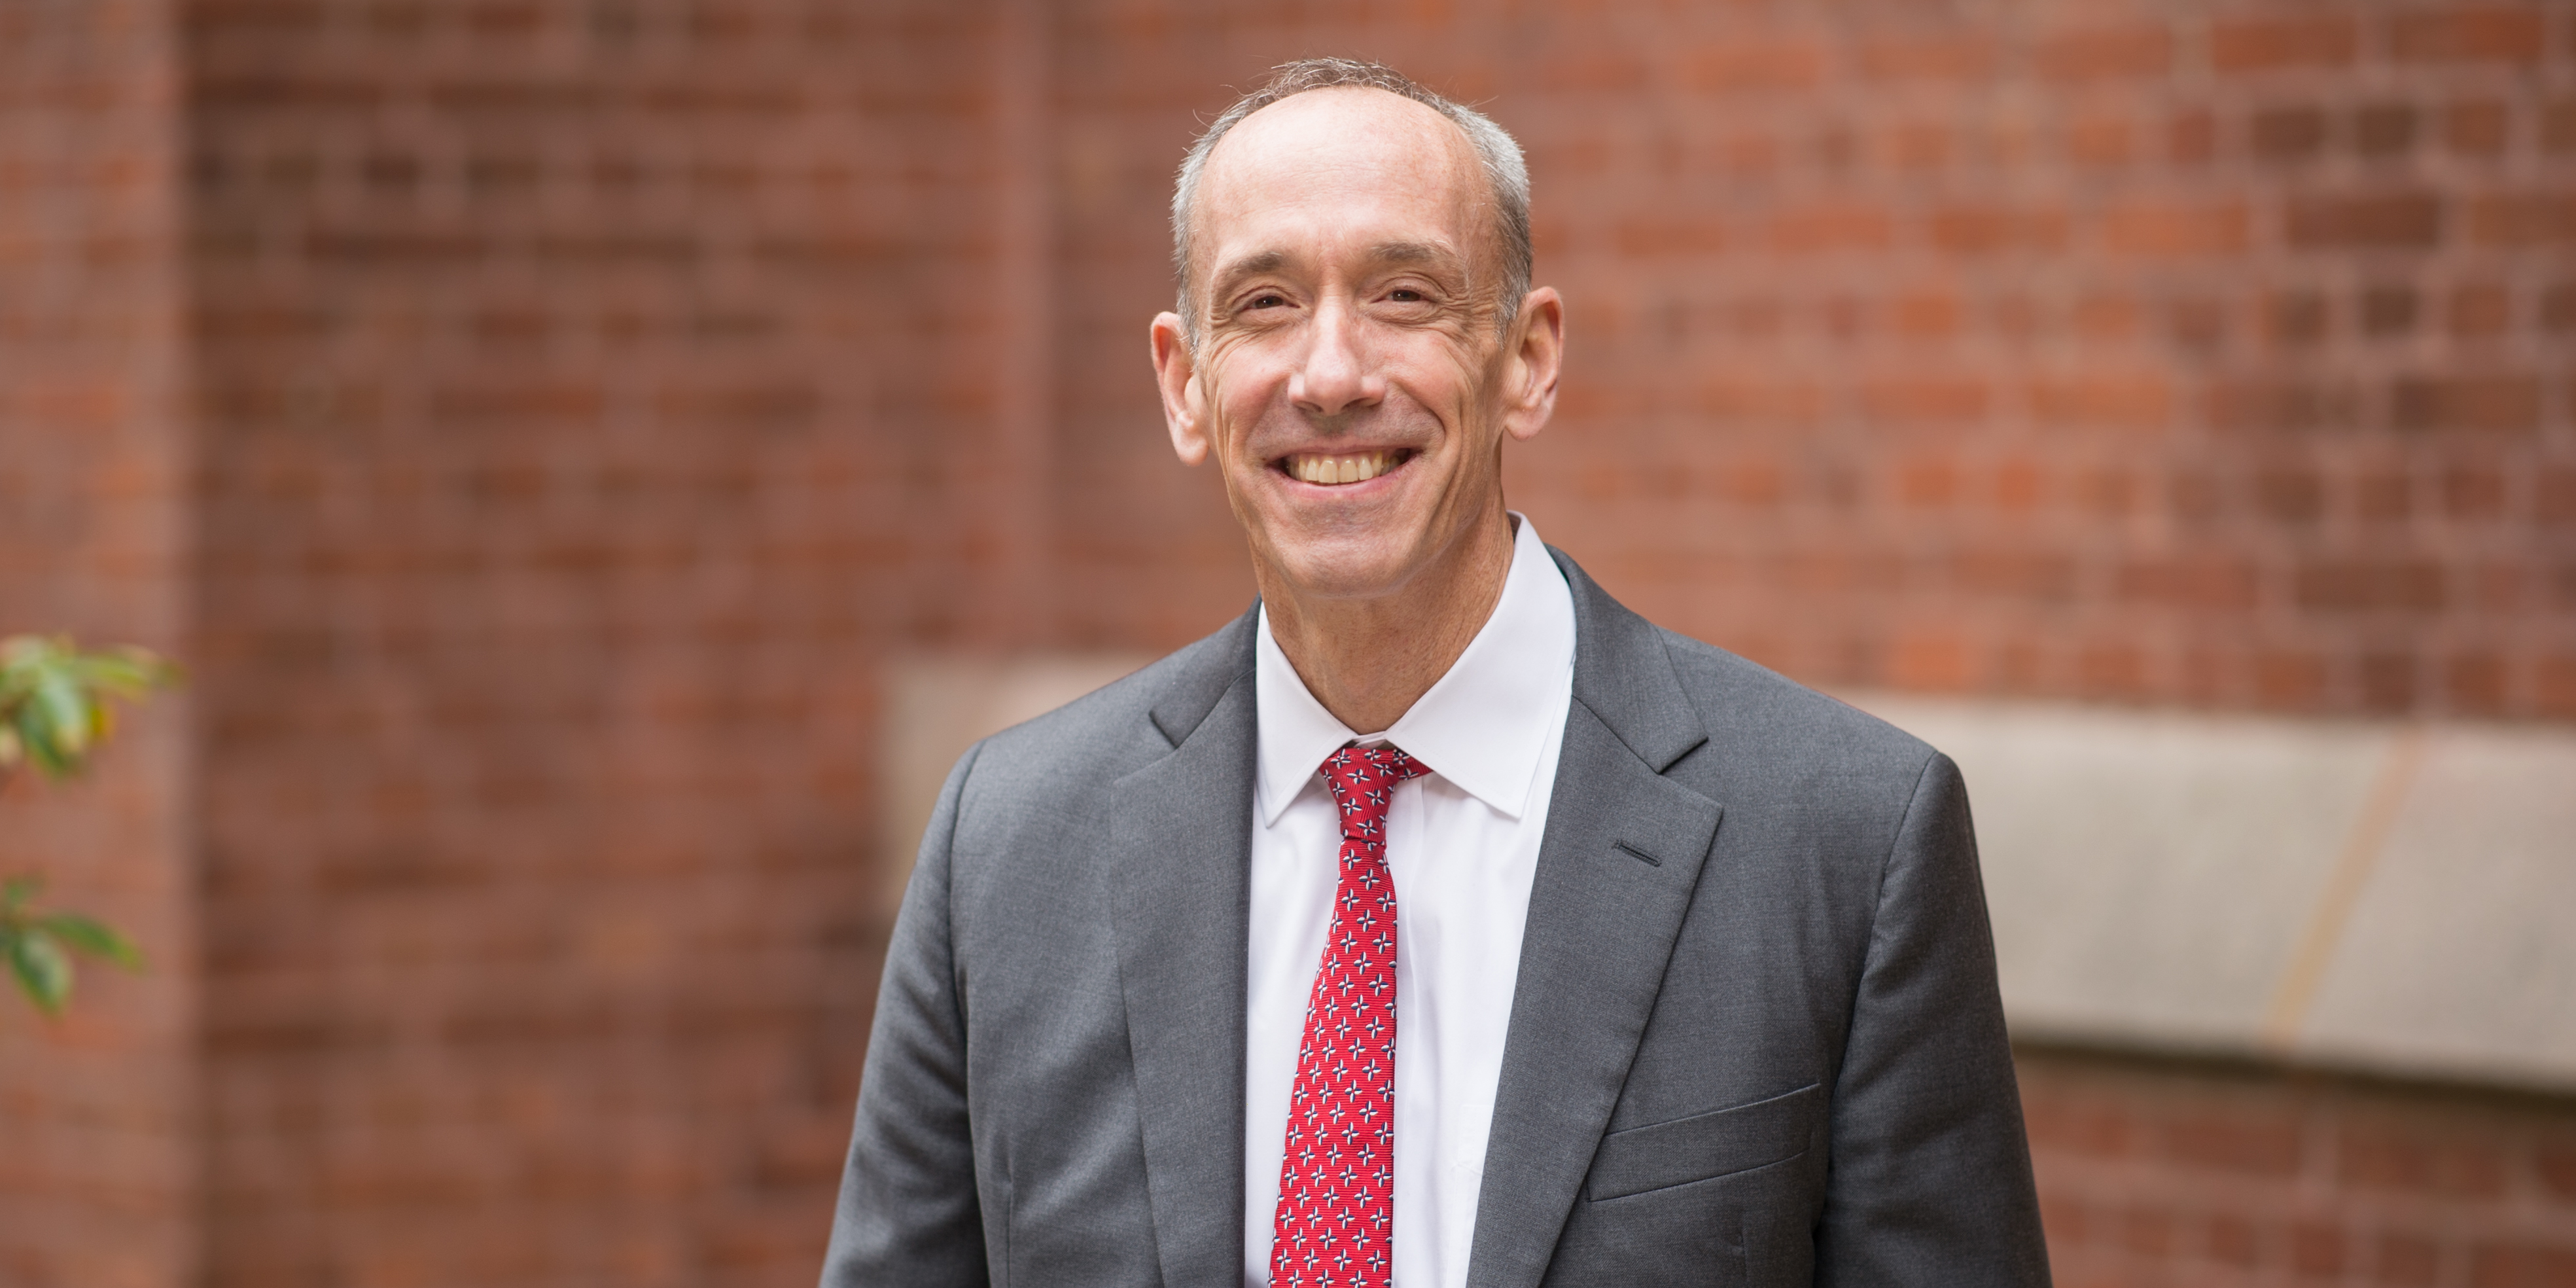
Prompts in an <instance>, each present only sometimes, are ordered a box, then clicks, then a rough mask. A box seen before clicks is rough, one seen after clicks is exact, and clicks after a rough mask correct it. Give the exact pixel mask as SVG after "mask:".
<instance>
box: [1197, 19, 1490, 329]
mask: <svg viewBox="0 0 2576 1288" xmlns="http://www.w3.org/2000/svg"><path fill="white" fill-rule="evenodd" d="M1345 88H1351V89H1382V90H1385V91H1386V92H1387V93H1390V94H1397V95H1401V96H1403V97H1405V98H1409V99H1412V100H1413V101H1414V102H1416V103H1420V104H1422V105H1423V106H1424V107H1427V108H1430V109H1431V110H1432V111H1435V112H1438V113H1439V114H1441V115H1442V116H1444V117H1447V118H1448V119H1449V122H1450V124H1452V125H1455V126H1457V127H1458V129H1459V130H1460V131H1461V132H1463V133H1464V134H1466V136H1467V143H1468V146H1470V147H1472V148H1474V149H1475V151H1476V159H1477V160H1478V161H1479V162H1482V163H1483V165H1484V168H1485V182H1486V183H1487V184H1488V185H1489V186H1490V187H1491V188H1492V189H1493V195H1494V228H1495V232H1496V235H1497V237H1498V238H1499V240H1500V242H1501V245H1500V246H1499V247H1498V248H1497V249H1498V250H1499V251H1500V252H1501V254H1500V258H1501V260H1502V264H1503V314H1502V325H1504V326H1507V327H1508V326H1510V325H1511V322H1512V319H1513V318H1514V317H1516V316H1518V315H1519V313H1520V309H1521V297H1522V296H1525V295H1527V294H1529V289H1530V214H1529V208H1530V205H1529V203H1530V195H1529V165H1528V163H1527V162H1526V161H1524V160H1523V159H1522V157H1521V145H1520V144H1519V143H1518V142H1517V141H1515V140H1514V139H1513V138H1512V136H1511V134H1510V133H1509V132H1507V131H1505V130H1504V129H1503V127H1501V126H1499V125H1496V124H1494V122H1493V121H1492V119H1491V118H1489V117H1487V116H1486V115H1485V114H1484V113H1482V112H1479V111H1477V110H1475V109H1474V108H1471V107H1468V106H1466V105H1465V104H1462V103H1456V102H1452V101H1451V100H1449V99H1447V98H1443V97H1441V96H1440V95H1438V94H1435V93H1433V92H1432V91H1430V90H1428V89H1425V88H1423V87H1422V86H1420V85H1418V84H1415V83H1414V81H1413V79H1412V78H1411V77H1408V76H1406V75H1405V74H1404V73H1402V72H1399V71H1397V70H1395V69H1394V68H1392V67H1388V66H1386V65H1384V64H1382V63H1365V62H1361V61H1359V60H1357V59H1352V58H1301V59H1298V60H1297V61H1296V62H1293V63H1281V64H1280V65H1279V66H1277V67H1274V68H1272V69H1270V79H1269V81H1268V82H1267V83H1265V84H1263V85H1262V86H1261V88H1259V89H1256V90H1254V91H1252V92H1251V93H1249V94H1246V95H1244V96H1243V97H1241V98H1238V99H1236V100H1235V101H1234V106H1232V107H1229V108H1227V109H1225V111H1223V112H1221V113H1219V114H1218V116H1217V118H1216V120H1215V121H1214V122H1212V123H1210V124H1209V126H1208V127H1207V130H1206V132H1204V133H1202V134H1200V135H1199V137H1198V141H1197V142H1195V143H1192V144H1191V145H1190V152H1189V155H1188V156H1187V157H1184V158H1182V160H1181V174H1180V179H1179V181H1178V182H1177V183H1175V184H1174V185H1173V186H1172V269H1173V272H1174V273H1175V274H1177V275H1178V277H1179V278H1180V302H1179V312H1180V315H1181V330H1182V334H1184V335H1185V336H1187V337H1188V338H1189V340H1190V343H1191V344H1192V345H1193V346H1195V345H1196V344H1197V342H1198V333H1199V319H1198V311H1197V309H1196V308H1195V307H1194V306H1193V305H1192V304H1191V302H1190V253H1191V248H1190V216H1191V214H1192V213H1193V212H1194V211H1195V210H1196V208H1197V206H1198V197H1199V178H1200V176H1201V175H1202V174H1204V173H1205V171H1206V170H1207V159H1208V154H1209V153H1211V152H1214V151H1216V145H1217V143H1218V141H1219V140H1222V139H1223V138H1225V136H1226V132H1227V131H1229V130H1232V129H1233V128H1234V127H1235V126H1237V125H1240V124H1242V123H1243V118H1245V117H1247V116H1250V115H1252V114H1253V113H1255V112H1258V111H1260V110H1261V109H1263V108H1265V107H1268V106H1270V105H1271V104H1273V103H1276V102H1278V101H1279V100H1281V99H1283V98H1289V97H1292V96H1294V95H1298V94H1303V93H1305V92H1307V91H1308V90H1318V89H1345Z"/></svg>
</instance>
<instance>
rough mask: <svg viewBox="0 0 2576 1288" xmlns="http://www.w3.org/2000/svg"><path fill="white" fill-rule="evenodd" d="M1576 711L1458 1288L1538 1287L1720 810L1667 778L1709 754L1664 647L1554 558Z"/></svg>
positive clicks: (1632, 1051)
mask: <svg viewBox="0 0 2576 1288" xmlns="http://www.w3.org/2000/svg"><path fill="white" fill-rule="evenodd" d="M1556 560H1557V564H1558V566H1559V567H1561V568H1563V569H1564V571H1565V578H1566V582H1567V584H1568V585H1570V586H1572V587H1573V590H1574V603H1575V618H1576V640H1577V644H1576V652H1575V662H1574V702H1573V705H1572V707H1571V708H1570V709H1569V710H1568V711H1567V713H1566V721H1565V745H1564V749H1563V751H1562V752H1561V753H1560V754H1559V757H1558V761H1557V776H1556V791H1555V795H1554V797H1553V800H1552V803H1551V804H1550V805H1549V807H1548V819H1547V833H1546V836H1545V838H1544V839H1543V840H1542V841H1541V842H1540V845H1539V857H1538V872H1537V875H1536V877H1535V879H1534V880H1533V882H1532V884H1531V888H1530V906H1529V920H1528V922H1527V929H1526V930H1525V931H1524V933H1523V935H1522V938H1521V960H1520V971H1519V975H1518V979H1517V983H1516V984H1515V986H1514V989H1513V993H1512V1018H1511V1028H1510V1034H1509V1036H1508V1037H1507V1038H1506V1039H1505V1041H1504V1047H1503V1071H1502V1079H1501V1081H1500V1083H1499V1084H1498V1085H1497V1086H1496V1088H1495V1095H1494V1118H1493V1127H1492V1129H1491V1132H1490V1135H1489V1138H1488V1143H1487V1145H1486V1149H1485V1175H1484V1184H1483V1187H1482V1189H1481V1191H1480V1194H1479V1197H1478V1200H1477V1209H1476V1232H1475V1236H1474V1241H1473V1244H1472V1250H1471V1252H1470V1254H1469V1263H1468V1269H1467V1283H1468V1285H1469V1288H1534V1286H1535V1285H1536V1284H1537V1283H1538V1282H1539V1280H1540V1278H1541V1277H1542V1276H1543V1275H1544V1274H1545V1273H1546V1270H1547V1265H1548V1261H1549V1258H1550V1257H1551V1256H1552V1255H1553V1254H1554V1252H1555V1249H1556V1241H1557V1236H1558V1234H1559V1233H1560V1232H1561V1231H1562V1230H1563V1228H1564V1225H1565V1220H1566V1217H1567V1215H1568V1214H1569V1213H1570V1212H1572V1211H1573V1208H1574V1204H1575V1203H1576V1202H1577V1201H1578V1198H1579V1194H1580V1192H1581V1188H1582V1184H1583V1177H1584V1174H1585V1173H1586V1172H1587V1171H1589V1170H1590V1168H1591V1165H1592V1156H1593V1154H1594V1152H1595V1151H1597V1150H1598V1149H1599V1148H1600V1144H1601V1136H1602V1133H1603V1131H1604V1130H1605V1129H1607V1127H1608V1126H1609V1122H1610V1114H1611V1111H1612V1110H1613V1109H1614V1108H1615V1107H1616V1106H1617V1104H1618V1101H1619V1092H1620V1089H1621V1087H1623V1086H1624V1085H1625V1084H1626V1082H1627V1077H1628V1066H1629V1064H1630V1062H1631V1061H1632V1060H1634V1059H1635V1057H1636V1052H1637V1043H1638V1040H1639V1039H1640V1038H1641V1037H1643V1036H1644V1034H1645V1030H1646V1020H1647V1017H1648V1016H1649V1015H1651V1014H1652V1013H1653V1010H1654V1005H1655V999H1656V997H1657V995H1658V994H1659V993H1660V992H1661V990H1662V984H1663V976H1664V971H1665V968H1666V966H1667V965H1668V964H1669V962H1670V961H1671V959H1672V953H1673V946H1674V944H1675V943H1676V942H1677V941H1678V940H1679V938H1680V934H1681V925H1682V920H1683V918H1684V917H1685V916H1686V915H1687V914H1688V913H1689V911H1690V905H1691V899H1692V898H1693V896H1694V894H1695V893H1696V891H1697V889H1698V886H1699V876H1700V871H1701V869H1702V867H1703V866H1704V865H1705V864H1706V863H1707V862H1709V861H1710V859H1709V852H1710V850H1711V848H1712V847H1713V845H1714V844H1715V841H1716V837H1717V828H1718V821H1719V818H1720V816H1721V814H1722V813H1723V809H1722V807H1721V806H1720V805H1719V804H1718V803H1717V802H1716V801H1713V800H1710V799H1708V798H1707V797H1705V796H1702V795H1700V794H1699V793H1698V792H1695V791H1693V790H1691V789H1690V788H1688V787H1685V786H1683V785H1682V784H1680V783H1679V782H1676V781H1674V780H1672V779H1670V778H1666V777H1664V776H1663V772H1664V771H1665V770H1667V769H1670V768H1671V767H1672V766H1673V764H1674V763H1675V762H1677V761H1679V760H1680V759H1681V758H1682V757H1683V756H1685V755H1687V754H1689V753H1690V751H1691V750H1692V749H1693V748H1696V747H1698V746H1700V745H1701V744H1703V743H1705V742H1707V741H1708V734H1707V731H1706V729H1705V728H1704V727H1703V726H1702V724H1701V722H1700V719H1699V714H1698V711H1697V709H1696V708H1694V707H1693V706H1692V705H1691V703H1690V700H1689V695H1688V694H1687V693H1686V692H1684V691H1683V689H1682V686H1681V680H1680V677H1678V676H1677V675H1675V674H1674V673H1673V664H1672V659H1671V657H1670V656H1669V655H1668V654H1667V653H1666V651H1665V648H1664V643H1663V637H1662V633H1661V632H1660V631H1658V630H1656V628H1655V627H1654V626H1653V625H1652V624H1651V623H1649V622H1647V621H1646V620H1645V619H1644V618H1642V617H1639V616H1637V615H1636V614H1635V613H1632V612H1629V611H1628V610H1627V609H1626V608H1624V607H1622V606H1621V605H1620V604H1619V603H1618V601H1616V600H1613V599H1611V598H1610V597H1609V596H1608V595H1607V594H1604V593H1603V592H1602V590H1601V588H1600V587H1599V586H1598V585H1595V584H1594V583H1593V581H1592V579H1591V578H1589V577H1586V576H1585V575H1584V574H1583V571H1582V569H1580V568H1577V567H1576V566H1575V564H1574V561H1573V560H1571V559H1568V558H1566V557H1565V556H1564V554H1562V553H1561V552H1560V553H1557V554H1556Z"/></svg>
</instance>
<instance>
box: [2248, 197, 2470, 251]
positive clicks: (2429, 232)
mask: <svg viewBox="0 0 2576 1288" xmlns="http://www.w3.org/2000/svg"><path fill="white" fill-rule="evenodd" d="M2285 231H2286V234H2287V236H2288V238H2289V242H2290V244H2291V245H2292V246H2295V247H2298V248H2299V249H2302V250H2349V249H2357V248H2373V249H2429V248H2430V247H2432V246H2433V245H2434V244H2435V243H2436V242H2437V241H2439V240H2440V239H2441V235H2442V199H2441V198H2440V197H2439V196H2437V195H2436V194H2434V193H2430V192H2386V193H2372V194H2366V195H2350V196H2341V195H2338V196H2312V197H2300V198H2294V199H2293V200H2292V201H2291V202H2290V207H2289V214H2288V220H2287V225H2286V230H2285Z"/></svg>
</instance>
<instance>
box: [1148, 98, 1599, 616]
mask: <svg viewBox="0 0 2576 1288" xmlns="http://www.w3.org/2000/svg"><path fill="white" fill-rule="evenodd" d="M1198 201H1199V205H1198V210H1197V222H1196V224H1195V226H1194V229H1193V237H1192V242H1193V260H1194V262H1193V263H1192V264H1191V265H1190V267H1189V271H1190V272H1191V274H1192V275H1193V279H1194V280H1193V286H1194V290H1193V291H1192V292H1191V294H1190V298H1191V301H1192V305H1193V307H1194V308H1195V309H1196V310H1197V312H1198V317H1197V319H1196V322H1197V326H1198V332H1199V340H1198V344H1197V346H1196V350H1195V352H1192V351H1191V350H1190V349H1188V348H1187V347H1185V346H1184V345H1183V343H1182V340H1181V337H1180V332H1179V320H1178V319H1177V318H1175V317H1173V316H1172V315H1170V314H1166V315H1164V317H1163V318H1160V319H1157V321H1156V324H1155V336H1154V339H1155V361H1156V368H1157V370H1158V372H1159V374H1160V375H1161V377H1162V385H1163V394H1164V409H1165V413H1166V417H1167V419H1168V420H1169V422H1170V426H1171V430H1172V441H1173V447H1174V449H1175V450H1176V451H1178V452H1179V454H1180V456H1181V459H1182V460H1183V461H1185V462H1187V463H1190V464H1196V463H1197V462H1198V461H1199V460H1201V459H1203V458H1205V457H1207V456H1211V455H1212V456H1214V457H1215V458H1216V460H1217V466H1218V469H1219V470H1220V471H1221V472H1222V473H1223V475H1224V479H1225V487H1226V495H1227V498H1228V500H1229V501H1230V502H1231V503H1232V505H1233V507H1234V512H1235V516H1236V518H1237V519H1239V520H1240V521H1241V522H1242V523H1243V526H1244V529H1245V531H1246V533H1247V534H1248V535H1249V536H1250V538H1251V544H1252V548H1253V555H1254V558H1255V559H1256V560H1257V561H1259V562H1260V563H1261V564H1263V565H1265V566H1266V568H1267V570H1268V571H1270V572H1271V573H1273V574H1275V575H1277V576H1281V577H1284V578H1286V579H1287V580H1288V581H1289V583H1290V584H1291V585H1292V586H1294V587H1295V588H1296V589H1297V590H1298V591H1300V592H1301V593H1304V594H1308V595H1314V596H1320V597H1324V598H1366V597H1374V596H1381V595H1387V594H1392V593H1396V592H1398V591H1401V590H1402V589H1403V588H1404V587H1405V586H1406V585H1407V584H1408V583H1409V582H1411V581H1412V580H1413V579H1414V578H1415V577H1416V576H1418V575H1420V574H1421V573H1423V572H1425V571H1426V570H1429V569H1432V568H1435V567H1437V566H1439V565H1440V564H1441V563H1442V562H1443V557H1444V556H1447V555H1451V554H1453V553H1454V552H1455V551H1456V550H1458V549H1459V548H1460V546H1461V543H1462V542H1463V541H1464V539H1465V538H1466V537H1467V536H1468V534H1469V533H1471V532H1472V531H1473V530H1474V528H1475V526H1476V524H1477V523H1478V522H1479V521H1480V520H1490V521H1495V522H1499V520H1500V513H1501V507H1502V479H1501V474H1500V465H1501V450H1500V449H1501V441H1502V437H1503V435H1505V434H1507V433H1508V434H1512V435H1514V436H1516V437H1521V438H1527V437H1529V436H1530V435H1532V434H1535V433H1537V432H1538V431H1539V429H1540V427H1541V426H1543V425H1544V424H1545V423H1546V420H1547V414H1548V411H1549V410H1550V408H1551V407H1552V405H1553V402H1554V394H1555V355H1556V348H1555V346H1556V327H1557V317H1558V306H1557V304H1556V300H1555V293H1554V292H1552V291H1534V292H1532V293H1531V296H1530V299H1529V301H1528V302H1527V303H1525V304H1524V307H1523V310H1522V316H1521V317H1520V318H1519V319H1518V320H1517V321H1516V322H1515V323H1514V325H1513V326H1512V328H1511V329H1510V332H1509V333H1508V334H1498V332H1497V326H1498V323H1499V320H1500V318H1501V316H1502V312H1503V306H1504V301H1503V300H1502V299H1501V297H1500V295H1499V292H1500V291H1501V290H1502V289H1503V273H1502V267H1501V263H1500V260H1499V256H1498V255H1497V254H1496V253H1495V249H1494V235H1493V232H1492V230H1491V225H1490V223H1489V222H1488V221H1489V220H1490V218H1491V217H1492V211H1491V209H1490V206H1491V201H1492V198H1491V189H1490V188H1489V186H1488V185H1487V183H1486V181H1485V178H1484V174H1483V171H1482V169H1481V167H1480V166H1479V165H1478V163H1477V160H1476V156H1475V153H1474V151H1473V150H1472V149H1471V148H1470V147H1469V145H1468V143H1467V141H1466V139H1465V137H1464V136H1463V135H1462V134H1461V133H1460V132H1459V130H1458V129H1457V128H1456V127H1455V126H1453V125H1451V124H1450V123H1449V122H1448V121H1447V120H1446V119H1445V118H1443V117H1441V116H1440V115H1439V114H1438V113H1436V112H1434V111H1432V110H1431V109H1430V108H1427V107H1424V106H1423V105H1421V104H1419V103H1415V102H1412V101H1411V100H1408V99H1405V98H1402V97H1399V96H1397V95H1394V94H1388V93H1385V92H1382V91H1378V90H1369V89H1331V90H1316V91H1311V92H1309V93H1305V94H1300V95H1297V96H1295V97H1292V98H1288V99H1285V100H1282V101H1280V102H1278V103H1274V104H1272V105H1271V106H1269V107H1266V108H1263V109H1262V110H1261V111H1258V112H1255V113H1253V114H1252V115H1251V116H1249V117H1246V118H1245V119H1244V120H1243V121H1242V123H1240V124H1238V125H1237V126H1236V127H1235V128H1234V129H1233V130H1232V131H1231V132H1229V133H1228V134H1227V135H1226V137H1225V138H1224V139H1223V140H1222V141H1220V142H1219V143H1218V145H1217V147H1216V150H1215V151H1214V152H1213V153H1212V154H1211V155H1210V156H1209V158H1208V162H1207V167H1206V169H1205V171H1204V172H1203V175H1202V178H1201V181H1200V188H1199V196H1198ZM1534 329H1535V330H1536V331H1537V332H1538V334H1537V335H1536V336H1535V337H1533V334H1532V333H1533V330H1534Z"/></svg>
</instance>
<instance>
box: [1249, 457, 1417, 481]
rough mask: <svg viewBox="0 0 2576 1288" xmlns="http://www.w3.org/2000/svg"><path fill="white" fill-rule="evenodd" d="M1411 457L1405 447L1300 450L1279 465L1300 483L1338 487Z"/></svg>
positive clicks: (1379, 471)
mask: <svg viewBox="0 0 2576 1288" xmlns="http://www.w3.org/2000/svg"><path fill="white" fill-rule="evenodd" d="M1412 457H1413V453H1412V452H1411V451H1409V450H1406V449H1404V448H1391V449H1389V450H1387V451H1383V452H1345V453H1342V454H1340V455H1335V456H1326V455H1321V454H1310V453H1300V454H1299V455H1296V456H1290V457H1285V458H1283V459H1282V460H1281V461H1280V462H1279V468H1280V469H1282V470H1284V471H1286V472H1287V474H1288V477H1290V478H1292V479H1296V480H1297V481H1299V482H1301V483H1314V484H1319V485H1321V486H1324V487H1339V486H1341V485H1342V484H1345V483H1366V482H1368V481H1369V480H1370V479H1373V478H1376V477H1377V476H1378V475H1380V474H1384V473H1386V472H1387V471H1388V470H1391V469H1394V468H1395V467H1396V466H1398V465H1402V464H1404V463H1405V462H1406V461H1407V460H1410V459H1412Z"/></svg>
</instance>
